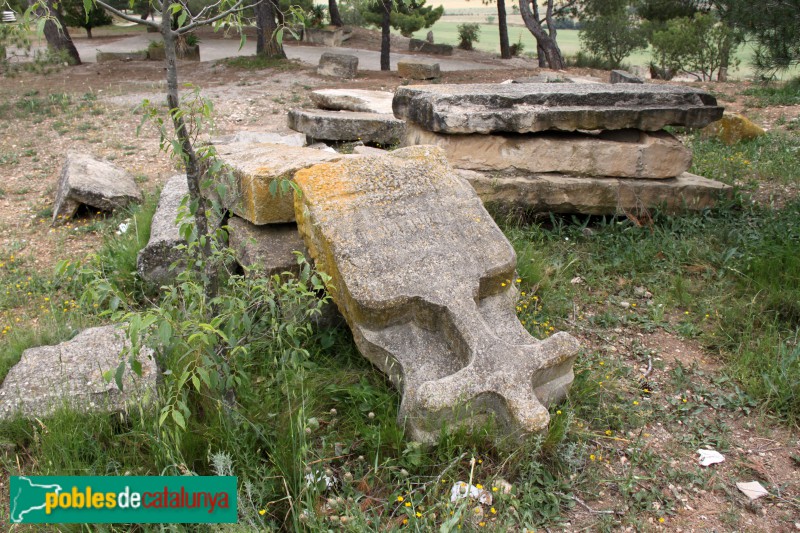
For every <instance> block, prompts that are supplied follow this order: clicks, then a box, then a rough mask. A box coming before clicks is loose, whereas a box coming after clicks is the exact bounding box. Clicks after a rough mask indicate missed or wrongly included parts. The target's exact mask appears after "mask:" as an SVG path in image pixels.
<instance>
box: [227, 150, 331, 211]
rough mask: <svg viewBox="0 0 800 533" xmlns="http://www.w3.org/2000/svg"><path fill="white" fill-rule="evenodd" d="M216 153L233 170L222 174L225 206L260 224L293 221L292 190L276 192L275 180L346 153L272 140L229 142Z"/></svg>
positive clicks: (290, 176)
mask: <svg viewBox="0 0 800 533" xmlns="http://www.w3.org/2000/svg"><path fill="white" fill-rule="evenodd" d="M217 156H218V157H219V158H220V159H221V160H222V161H223V163H225V164H226V165H227V166H228V168H229V169H230V170H231V173H230V175H229V176H227V177H226V176H223V177H221V178H220V179H221V180H226V183H225V184H226V186H227V189H228V194H227V196H226V198H225V200H224V201H225V207H227V208H228V209H230V210H231V211H233V212H234V214H236V215H237V216H240V217H242V218H243V219H245V220H248V221H250V222H252V223H253V224H257V225H260V224H274V223H281V222H294V198H293V196H294V195H293V193H292V192H291V191H289V192H283V193H282V192H280V190H277V191H276V192H277V194H273V193H272V191H270V184H272V182H273V181H275V180H282V179H292V177H293V176H294V174H295V172H297V171H298V170H300V169H302V168H306V167H310V166H312V165H316V164H317V163H323V162H327V161H337V160H339V159H341V158H342V157H347V156H343V155H341V154H338V153H336V152H334V153H331V152H327V151H325V150H315V149H313V148H298V147H295V146H282V145H278V144H270V143H237V144H226V145H222V146H219V147H217ZM273 189H275V186H273ZM278 189H279V188H278Z"/></svg>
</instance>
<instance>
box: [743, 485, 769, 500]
mask: <svg viewBox="0 0 800 533" xmlns="http://www.w3.org/2000/svg"><path fill="white" fill-rule="evenodd" d="M736 488H737V489H739V490H740V491H742V492H743V493H744V495H745V496H747V497H748V498H750V501H751V502H752V501H754V500H757V499H759V498H761V497H762V496H769V492H767V489H765V488H764V487H763V486H761V483H759V482H758V481H750V482H747V483H743V482H741V481H740V482H738V483H736Z"/></svg>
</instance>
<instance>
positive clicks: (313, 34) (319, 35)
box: [303, 27, 345, 46]
mask: <svg viewBox="0 0 800 533" xmlns="http://www.w3.org/2000/svg"><path fill="white" fill-rule="evenodd" d="M344 40H345V39H344V28H337V27H332V28H304V29H303V42H304V43H312V44H321V45H323V46H342V43H343V42H344Z"/></svg>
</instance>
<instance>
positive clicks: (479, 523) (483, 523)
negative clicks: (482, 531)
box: [478, 522, 486, 527]
mask: <svg viewBox="0 0 800 533" xmlns="http://www.w3.org/2000/svg"><path fill="white" fill-rule="evenodd" d="M478 525H479V526H481V527H486V522H478Z"/></svg>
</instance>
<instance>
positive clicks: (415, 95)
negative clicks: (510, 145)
mask: <svg viewBox="0 0 800 533" xmlns="http://www.w3.org/2000/svg"><path fill="white" fill-rule="evenodd" d="M392 107H393V109H394V114H395V116H396V117H398V118H402V119H405V120H408V121H409V122H414V123H416V124H418V125H419V126H421V127H422V128H424V129H426V130H428V131H434V132H442V133H492V132H498V131H499V132H504V131H505V132H516V133H529V132H537V131H546V130H562V131H575V130H618V129H628V128H633V129H639V130H644V131H658V130H660V129H663V128H664V126H668V125H671V126H687V127H691V128H702V127H703V126H706V125H707V124H710V123H711V122H714V121H715V120H719V118H720V117H721V116H722V109H723V108H722V107H720V106H718V105H717V100H716V99H715V98H714V97H713V96H711V95H710V94H708V93H707V92H704V91H702V90H700V89H694V88H691V87H680V86H673V85H654V84H645V85H634V84H614V85H612V84H610V83H595V84H582V83H574V84H573V83H570V84H564V83H510V84H505V85H503V84H475V85H409V86H406V87H398V88H397V91H396V92H395V95H394V101H393V103H392Z"/></svg>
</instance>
